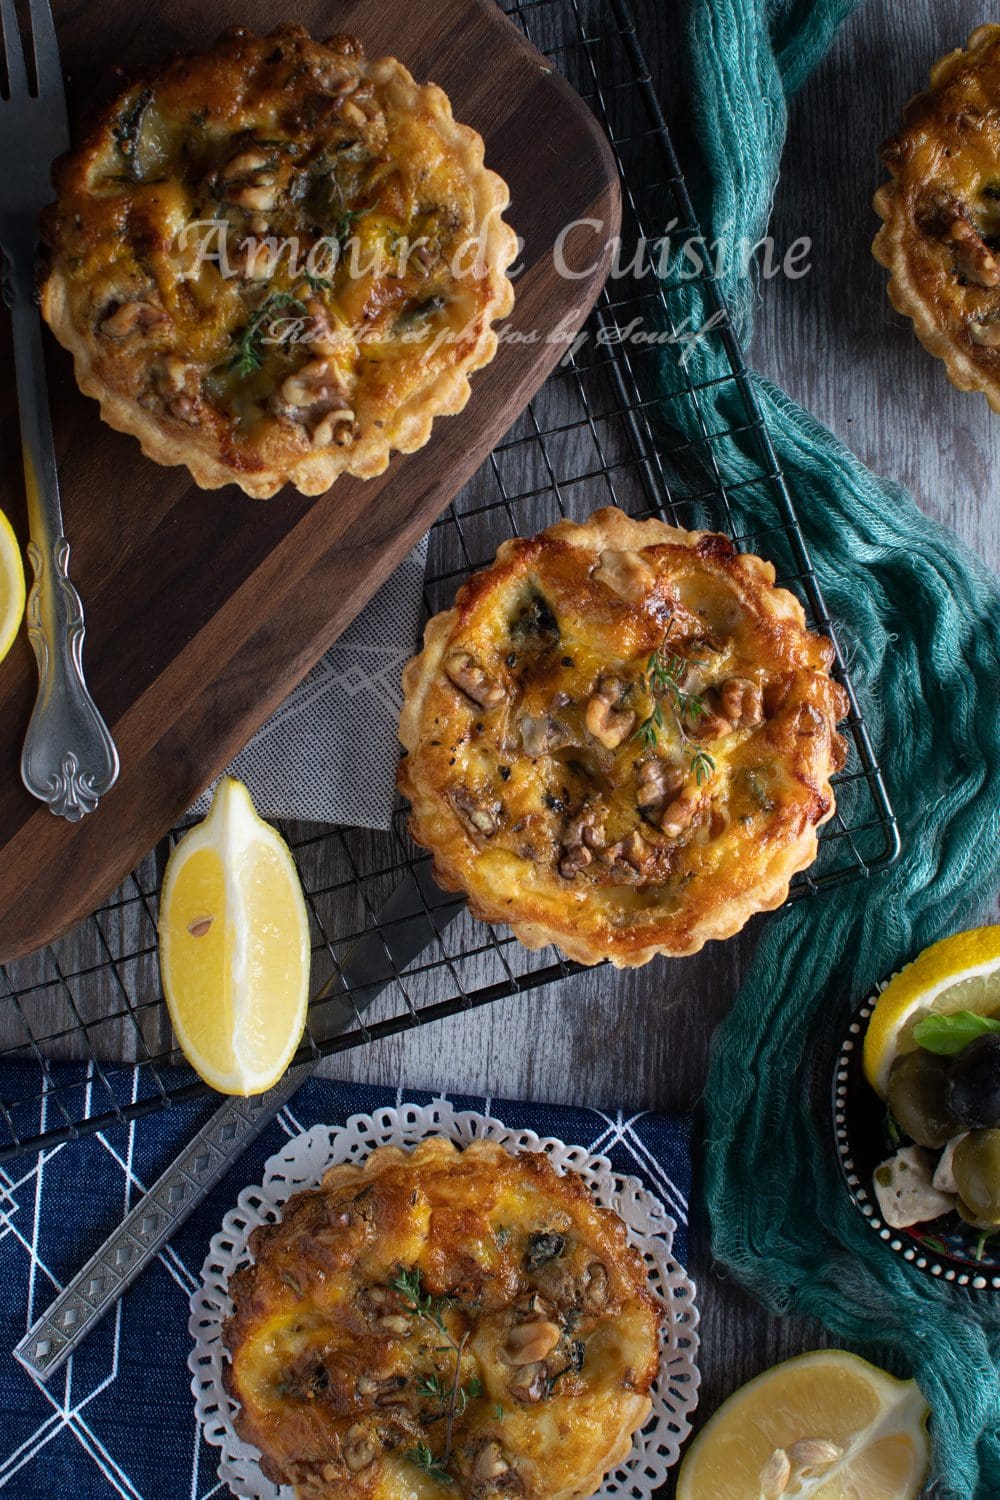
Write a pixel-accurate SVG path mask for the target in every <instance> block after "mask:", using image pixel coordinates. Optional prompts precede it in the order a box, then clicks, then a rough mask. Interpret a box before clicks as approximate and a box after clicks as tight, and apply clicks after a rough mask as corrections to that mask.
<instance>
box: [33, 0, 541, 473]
mask: <svg viewBox="0 0 1000 1500" xmlns="http://www.w3.org/2000/svg"><path fill="white" fill-rule="evenodd" d="M54 184H55V188H56V192H57V195H58V196H57V201H56V202H55V203H54V204H53V205H51V207H50V208H49V209H48V210H47V211H46V214H45V216H44V221H43V243H44V249H45V253H46V258H47V274H46V276H45V279H44V282H43V285H42V292H41V302H42V312H43V314H44V316H45V318H46V321H47V322H48V324H49V326H50V327H51V329H52V331H53V333H54V334H55V335H56V337H57V338H58V339H59V341H60V342H61V343H62V344H64V345H65V347H66V348H67V349H69V350H70V351H71V353H72V354H73V358H74V362H75V367H76V378H77V381H78V384H79V385H80V388H81V390H83V391H84V392H85V393H86V394H87V395H89V396H94V397H96V399H97V400H98V401H99V402H100V405H101V415H102V416H103V418H104V420H105V421H106V422H107V423H109V425H110V426H112V427H115V428H117V429H118V430H119V431H122V432H128V433H131V434H133V435H134V436H135V437H137V438H138V439H139V441H140V443H141V445H142V449H143V452H144V453H145V454H146V455H147V456H148V457H149V458H152V459H155V460H156V462H157V463H161V464H186V465H187V467H188V469H189V470H190V471H191V474H192V476H193V477H194V479H195V481H196V482H197V483H198V484H199V485H201V486H202V487H204V488H206V489H212V488H217V487H219V486H220V485H224V484H230V483H235V484H238V485H240V486H241V488H242V489H244V490H245V491H246V493H247V494H249V495H255V496H261V497H266V496H269V495H273V494H274V493H275V492H276V491H277V490H279V489H280V488H281V487H282V486H283V485H284V484H286V483H291V484H293V485H295V487H296V488H297V489H298V490H300V491H301V492H302V493H303V494H306V495H315V494H320V493H322V492H323V491H325V490H327V489H328V488H329V486H330V485H331V484H332V483H333V481H334V480H335V479H336V478H337V476H338V475H340V474H354V475H357V476H359V477H362V478H370V477H371V476H373V475H376V474H380V473H381V472H382V471H383V470H384V469H385V467H386V465H387V463H388V461H389V455H390V452H391V451H392V450H398V451H400V452H404V453H409V452H412V451H413V450H414V449H416V448H419V447H421V446H422V445H423V444H424V443H426V442H427V440H428V438H429V436H430V432H431V424H432V422H433V419H434V418H435V417H436V416H441V415H443V414H446V413H454V412H458V411H461V409H462V408H463V406H464V405H465V404H466V402H467V400H468V398H469V394H470V390H469V379H468V377H469V375H470V373H471V372H472V371H473V370H477V369H479V368H480V367H481V366H483V365H485V364H488V363H489V361H490V360H491V359H492V358H493V355H494V353H495V352H496V347H497V337H496V334H495V333H494V331H493V329H492V324H493V322H494V321H495V320H496V319H498V318H501V317H504V316H505V315H506V314H507V313H509V311H510V309H511V307H512V305H513V288H512V286H511V283H510V281H509V279H508V278H507V276H506V274H505V272H506V268H507V267H508V266H509V265H510V263H511V261H512V260H513V258H514V255H515V253H516V248H517V239H516V236H515V234H514V232H513V230H512V229H511V228H510V226H509V225H508V224H506V223H505V222H504V220H503V218H502V213H503V210H504V208H505V207H506V206H507V203H508V201H509V194H508V190H507V186H506V184H505V183H504V182H503V180H502V179H501V178H500V177H498V176H497V175H496V173H494V172H491V171H489V170H487V168H486V167H484V165H483V142H482V139H481V137H480V136H479V135H478V134H477V133H476V132H475V131H474V130H471V129H470V128H469V127H468V126H466V125H462V124H459V123H458V122H457V121H456V120H455V119H454V118H453V116H452V112H451V105H450V103H449V101H448V98H447V96H446V95H445V94H444V93H443V92H442V90H441V89H439V88H437V87H435V86H434V85H426V86H420V85H418V84H417V83H416V82H415V81H414V79H413V78H412V77H411V76H410V74H409V73H408V72H407V70H406V68H405V67H404V66H403V65H402V63H400V62H398V61H397V60H396V59H395V58H392V57H383V58H379V59H377V60H374V61H370V60H368V59H367V58H366V57H365V55H364V52H363V49H362V47H361V44H360V43H359V42H358V41H357V40H356V39H354V38H352V37H347V36H335V37H331V38H330V39H329V40H327V41H326V42H318V41H314V40H313V39H312V38H311V37H310V36H309V34H308V32H307V31H305V30H304V28H302V27H301V26H290V25H289V26H282V27H280V28H279V29H278V30H277V31H275V32H274V33H272V34H271V35H269V36H264V37H258V36H254V35H252V34H251V33H249V32H248V31H245V30H243V29H236V30H233V31H230V32H227V33H226V34H225V35H223V36H222V37H221V38H220V39H219V41H218V42H217V43H216V45H215V46H214V47H213V48H212V49H211V50H210V51H208V52H206V53H204V54H200V55H195V56H184V57H175V58H173V59H172V60H170V61H169V62H167V63H165V64H164V65H163V66H162V67H160V68H158V69H156V70H153V71H149V72H147V73H146V74H144V75H143V76H141V77H140V78H138V79H136V80H135V81H134V82H133V83H131V84H130V85H129V87H128V88H126V89H125V90H124V91H123V92H122V93H121V94H120V95H119V96H118V98H116V99H115V100H114V101H113V102H112V103H111V104H110V105H108V107H107V108H106V109H105V110H104V111H103V112H102V114H101V115H100V116H99V117H98V119H97V120H96V122H95V124H94V126H93V128H92V129H91V130H90V132H89V133H88V134H87V136H86V138H85V139H84V141H83V142H82V144H81V145H80V146H79V147H77V148H76V149H75V150H74V151H72V152H71V153H70V154H69V155H68V156H66V157H63V158H62V159H61V160H60V161H59V162H58V163H57V165H56V168H55V171H54ZM212 226H215V227H212ZM223 253H224V255H225V260H226V264H225V265H223V264H222V263H221V256H222V254H223ZM227 272H231V273H232V274H226V273H227Z"/></svg>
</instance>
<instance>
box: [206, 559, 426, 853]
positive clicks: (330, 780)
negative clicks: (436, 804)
mask: <svg viewBox="0 0 1000 1500" xmlns="http://www.w3.org/2000/svg"><path fill="white" fill-rule="evenodd" d="M426 560H427V538H426V537H425V538H424V540H423V541H422V542H420V543H419V545H418V546H416V547H415V548H414V549H413V551H412V552H411V553H410V555H409V557H407V558H406V559H405V561H404V562H402V563H401V564H400V566H399V567H398V568H397V569H396V572H395V573H393V575H392V577H391V578H390V579H388V581H387V582H386V583H385V584H383V586H382V588H381V589H380V590H379V592H378V593H377V594H375V595H374V597H373V598H372V599H370V600H369V602H368V603H367V604H366V605H365V607H364V609H363V610H362V611H361V613H360V614H359V615H358V617H357V619H356V620H354V621H353V623H352V624H351V625H349V626H348V627H347V629H346V630H345V631H344V633H343V635H342V636H341V637H340V639H339V640H338V641H336V642H335V643H334V645H332V646H331V647H330V650H329V651H328V652H327V653H326V655H325V656H324V657H322V658H321V660H320V661H318V662H317V663H316V665H315V666H314V667H313V669H312V671H311V672H310V673H309V674H308V676H306V677H304V678H303V680H302V681H301V682H300V683H299V685H298V687H297V688H294V689H293V691H292V692H291V693H289V695H288V697H287V698H286V699H285V701H284V703H283V704H282V705H281V707H280V708H279V709H277V710H276V711H275V712H274V713H273V714H272V715H271V717H270V718H269V719H268V720H267V722H266V723H265V724H263V725H261V727H260V729H258V731H257V733H256V734H255V735H254V737H253V739H252V740H251V741H250V742H249V744H247V745H245V746H244V748H243V749H242V750H241V751H240V753H239V755H237V757H236V759H235V760H234V761H233V762H232V764H231V765H230V766H228V767H227V770H228V772H229V774H230V775H231V776H237V777H238V778H239V779H240V781H243V782H245V783H246V785H247V787H248V788H249V790H250V795H251V796H252V797H253V800H254V804H255V806H256V808H257V811H258V812H259V813H261V814H262V815H263V816H264V817H268V818H302V819H305V820H307V821H309V822H315V823H341V824H345V825H348V826H351V827H355V828H388V827H389V820H390V816H391V813H392V807H393V798H394V793H395V785H396V763H397V761H398V759H399V741H398V740H397V738H396V726H397V722H398V719H399V710H400V706H401V704H402V690H401V687H400V680H399V679H400V674H401V672H402V670H403V666H404V664H405V663H406V661H407V660H408V658H409V657H411V656H412V655H413V652H414V651H415V649H416V647H417V631H418V628H419V623H420V600H421V587H422V585H423V581H424V565H425V563H426ZM211 799H212V788H211V787H209V788H208V789H207V790H206V791H204V792H203V793H202V795H201V796H200V797H199V798H198V800H197V802H195V803H194V805H193V806H192V807H191V809H190V813H191V814H192V815H193V814H198V815H201V814H203V813H205V812H207V810H208V805H209V803H210V802H211Z"/></svg>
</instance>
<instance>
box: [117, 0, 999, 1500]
mask: <svg viewBox="0 0 1000 1500" xmlns="http://www.w3.org/2000/svg"><path fill="white" fill-rule="evenodd" d="M634 7H635V11H636V15H637V20H638V23H639V27H640V31H641V34H642V39H643V43H644V46H645V48H646V51H647V56H648V58H649V62H650V65H651V68H652V72H653V76H654V79H656V80H657V82H658V84H659V86H660V91H661V95H662V97H663V99H664V103H665V106H666V108H667V110H668V113H669V111H670V109H671V106H672V104H673V105H674V106H675V107H676V101H675V89H674V79H675V76H676V74H675V70H676V68H677V65H678V46H677V44H678V40H679V16H680V13H681V9H682V7H681V6H680V5H679V4H678V3H677V0H674V4H673V5H665V4H664V0H634ZM979 19H981V17H980V15H979V11H978V7H977V6H975V5H974V4H973V3H972V0H947V3H945V0H936V3H935V0H868V3H867V5H865V6H863V7H862V9H861V10H860V11H859V12H858V13H857V14H856V15H855V16H854V17H853V18H852V19H851V21H849V22H848V24H847V25H846V26H845V28H844V30H843V32H842V33H841V35H840V37H839V39H838V41H837V43H836V45H835V47H834V49H833V51H832V53H831V54H830V56H829V57H828V58H827V60H826V62H825V63H824V65H823V66H822V68H821V69H820V71H819V72H818V74H817V75H816V76H815V77H814V78H813V79H812V80H811V81H810V83H809V84H808V85H807V87H806V88H805V89H804V90H803V92H802V94H801V95H800V97H799V98H798V99H797V100H796V101H795V103H794V105H793V109H792V120H791V130H790V142H789V148H788V151H787V154H786V159H785V164H784V168H783V172H782V177H781V182H780V185H779V189H778V194H777V199H776V204H775V215H774V224H773V233H774V235H775V238H776V241H777V244H778V246H779V247H781V248H783V247H786V246H788V245H790V244H791V242H792V241H793V240H795V239H797V238H799V237H800V236H803V235H805V236H808V237H809V238H810V239H811V241H812V254H811V262H812V269H811V271H810V272H809V274H808V275H806V276H804V277H802V278H801V279H798V280H794V281H790V280H784V279H782V278H780V277H779V278H777V279H775V280H772V281H770V282H768V283H767V284H766V286H765V287H764V289H763V292H762V296H761V299H760V304H759V307H758V311H757V327H756V335H755V338H754V342H753V345H752V348H751V350H750V358H751V360H752V361H753V362H754V363H755V364H756V365H757V366H758V367H759V368H761V369H762V370H764V371H766V372H767V373H768V374H769V375H771V376H773V377H774V378H775V379H776V380H777V381H778V382H779V383H780V384H781V385H783V386H784V387H785V389H786V390H788V391H790V392H791V394H792V395H793V396H795V397H796V398H797V399H798V400H800V401H801V402H803V403H804V404H805V405H806V406H807V407H809V408H810V409H811V410H812V411H813V412H815V413H816V415H817V416H818V417H819V418H821V419H822V420H823V421H825V422H827V423H828V424H829V425H830V426H831V427H832V428H833V429H834V431H835V432H837V433H838V434H839V435H840V436H841V437H842V438H843V439H845V440H846V441H847V442H848V443H849V444H851V446H852V447H853V448H854V449H855V450H856V451H857V452H858V453H859V454H860V455H861V457H862V458H864V459H865V460H866V461H867V462H869V463H870V464H871V465H872V466H873V467H874V468H876V469H877V470H879V471H880V472H883V473H885V474H887V475H889V476H891V477H893V478H895V479H898V480H901V481H903V482H904V483H905V484H907V485H908V486H909V487H910V488H911V489H912V490H913V492H914V494H915V495H916V497H917V499H918V500H919V502H920V504H921V505H923V506H924V508H925V509H926V510H927V511H928V513H929V514H931V515H933V516H935V517H937V518H939V519H940V520H942V521H944V522H946V523H948V524H949V525H951V526H953V527H954V528H955V529H956V530H957V531H958V532H959V533H960V534H961V535H962V536H963V537H964V538H965V539H966V540H967V541H968V542H969V544H970V545H971V546H972V547H973V548H975V549H976V550H977V551H978V552H979V553H980V555H981V556H983V557H985V558H986V559H987V560H988V561H989V562H990V563H992V564H993V565H994V566H996V565H997V563H998V562H1000V522H998V507H997V493H998V491H997V486H996V485H995V483H994V480H993V471H994V465H995V463H996V461H997V459H998V458H1000V417H996V416H993V415H992V414H991V413H990V412H989V410H988V408H987V406H986V403H985V401H984V400H983V399H982V398H981V397H978V396H976V397H973V396H968V395H962V394H960V393H958V392H957V391H955V390H953V388H952V387H951V386H950V385H949V384H948V381H947V380H946V378H945V375H944V372H943V369H942V367H941V366H940V365H939V364H938V363H936V362H935V361H934V360H932V359H931V358H930V356H929V355H927V354H926V353H925V352H924V351H923V349H922V348H920V347H919V345H918V344H917V342H916V340H915V339H914V337H913V335H912V333H911V331H910V329H909V326H908V324H906V323H905V322H904V320H902V319H901V318H899V317H897V316H896V315H895V314H894V313H893V312H892V311H891V309H890V308H889V306H888V303H887V301H886V299H885V292H884V284H885V273H884V272H883V271H882V270H881V269H880V268H879V267H877V266H876V265H875V264H874V262H873V261H872V260H871V257H870V253H869V244H870V241H871V237H872V235H873V233H874V231H875V228H876V220H875V217H874V214H873V213H872V212H871V211H870V208H869V203H870V199H871V195H872V192H873V190H874V188H875V187H876V185H877V184H878V182H879V181H880V180H881V177H882V172H881V168H880V165H879V162H878V157H877V147H878V144H879V142H880V141H881V140H882V139H883V137H884V136H885V135H886V134H887V133H888V132H889V130H890V129H891V128H892V126H893V123H894V122H895V120H896V119H897V117H898V113H899V110H900V107H901V105H902V103H903V101H904V100H905V99H906V98H907V97H908V96H909V95H910V94H911V93H913V92H914V91H915V90H916V89H917V88H919V87H920V86H922V84H923V82H924V80H925V78H926V74H927V69H928V67H929V65H930V63H931V62H932V61H933V59H934V58H935V57H937V56H938V55H939V54H941V53H942V52H944V51H946V50H947V49H949V48H950V47H953V46H955V45H957V44H958V43H959V42H961V41H963V40H964V39H965V37H966V35H967V33H968V31H969V30H970V29H971V28H972V26H973V25H974V24H975V23H976V22H977V21H978V20H979ZM900 393H905V396H904V397H903V398H902V399H901V394H900ZM956 915H957V916H960V915H961V914H956ZM756 930H758V929H757V928H756V927H755V925H754V924H751V927H750V928H749V929H748V930H747V931H746V932H745V933H744V934H742V935H741V936H739V937H737V938H735V939H733V940H732V941H730V942H728V943H726V944H724V945H722V946H716V947H714V948H712V949H710V950H709V951H707V952H703V953H701V954H699V955H697V956H695V957H693V958H690V959H686V960H684V961H683V962H676V963H665V962H659V963H654V964H652V965H650V966H649V967H648V968H646V969H644V970H641V971H639V972H631V973H622V974H616V973H614V972H613V971H611V970H609V969H601V970H599V971H597V972H593V973H587V974H583V975H580V976H578V977H576V978H573V979H569V980H566V981H564V982H563V983H561V984H559V985H557V986H553V987H550V988H548V989H546V990H542V991H538V992H535V993H529V994H528V995H525V996H521V997H518V998H514V999H510V1000H506V1001H500V1002H498V1003H497V1004H495V1005H493V1006H491V1007H488V1008H486V1009H480V1010H476V1011H474V1012H472V1013H470V1014H466V1015H464V1016H460V1017H458V1018H456V1019H453V1020H451V1021H448V1022H443V1023H438V1024H436V1025H433V1026H430V1027H426V1028H424V1029H422V1030H417V1031H413V1032H410V1033H408V1034H406V1035H403V1036H400V1037H396V1038H393V1039H390V1040H387V1041H384V1042H382V1043H379V1044H376V1045H373V1046H371V1047H368V1048H365V1049H363V1050H358V1051H356V1052H352V1053H347V1054H344V1055H342V1056H340V1057H338V1058H336V1059H335V1060H334V1061H333V1062H331V1063H330V1064H328V1065H326V1071H327V1072H328V1073H329V1074H330V1075H331V1076H336V1077H340V1078H355V1079H364V1080H366V1081H369V1082H373V1083H381V1084H388V1085H391V1086H394V1087H395V1086H397V1085H403V1086H407V1087H410V1088H433V1089H451V1090H459V1091H464V1092H469V1093H473V1094H490V1095H494V1096H495V1095H515V1096H519V1097H523V1098H528V1099H537V1100H549V1101H553V1102H572V1103H582V1104H588V1105H594V1106H598V1107H602V1108H608V1109H614V1108H617V1107H619V1106H622V1107H626V1108H629V1109H635V1108H653V1109H661V1110H668V1111H669V1110H682V1111H687V1110H692V1109H695V1108H696V1107H697V1104H698V1100H699V1094H700V1092H701V1089H702V1086H703V1082H704V1078H705V1073H706V1067H707V1059H708V1053H709V1045H710V1041H711V1037H712V1033H713V1031H714V1029H715V1027H716V1026H717V1025H718V1023H719V1021H720V1020H721V1019H722V1017H723V1016H724V1015H725V1013H726V1010H727V1008H728V1006H729V1004H730V1002H731V999H732V997H733V995H734V994H735V993H736V990H737V988H738V986H739V983H740V979H741V976H742V975H743V973H744V972H745V970H746V967H747V964H748V961H749V959H750V956H751V954H752V951H753V944H754V937H755V932H756ZM144 972H146V975H147V978H148V983H149V984H151V985H152V984H155V982H156V973H155V959H154V958H153V957H152V955H150V956H149V957H148V959H147V960H146V971H144ZM107 983H108V986H109V987H111V988H113V986H114V983H115V981H114V978H113V976H111V975H110V974H109V976H108V980H107ZM99 1000H100V997H99V995H97V996H95V1001H96V1002H97V1003H98V1004H99ZM695 1200H696V1201H695V1219H694V1240H693V1250H692V1257H691V1268H692V1270H693V1273H694V1275H695V1276H696V1278H697V1280H698V1282H699V1285H700V1305H701V1312H702V1339H703V1346H702V1361H701V1363H702V1372H703V1380H704V1384H703V1392H702V1400H701V1406H700V1411H699V1420H700V1421H702V1420H704V1419H705V1418H706V1417H707V1416H709V1415H710V1414H711V1412H712V1411H713V1410H714V1409H715V1408H716V1406H717V1405H718V1404H719V1402H720V1400H722V1399H723V1398H724V1397H725V1396H726V1395H727V1394H728V1393H729V1392H730V1391H732V1390H733V1389H734V1388H735V1387H736V1386H737V1385H738V1384H740V1383H741V1382H742V1381H744V1380H746V1379H747V1378H749V1377H750V1376H751V1375H753V1374H755V1373H757V1372H758V1371H760V1370H762V1369H764V1368H765V1367H766V1366H768V1365H770V1364H773V1363H774V1362H776V1361H777V1360H780V1359H782V1358H785V1357H787V1356H789V1355H791V1354H793V1353H797V1352H800V1351H802V1350H804V1349H808V1348H813V1347H817V1346H819V1345H821V1344H823V1343H825V1342H827V1339H826V1336H825V1334H824V1332H823V1330H822V1328H821V1327H820V1326H819V1325H818V1324H814V1323H809V1322H805V1321H802V1320H797V1319H780V1320H779V1319H777V1318H774V1317H771V1316H769V1315H768V1314H767V1313H766V1312H765V1311H764V1310H763V1309H762V1308H761V1307H759V1306H758V1305H757V1304H756V1303H754V1302H753V1301H752V1300H751V1299H750V1298H749V1297H747V1296H745V1295H744V1294H743V1293H742V1292H741V1291H740V1289H739V1287H738V1286H737V1285H736V1284H735V1283H733V1282H732V1281H729V1280H726V1279H724V1278H723V1277H722V1276H720V1275H719V1274H718V1273H717V1272H716V1271H715V1270H714V1269H713V1267H712V1262H711V1256H710V1251H709V1246H708V1237H707V1233H706V1228H705V1225H704V1223H703V1222H702V1221H701V1219H700V1217H699V1213H698V1208H697V1193H696V1195H695ZM668 1493H669V1491H668Z"/></svg>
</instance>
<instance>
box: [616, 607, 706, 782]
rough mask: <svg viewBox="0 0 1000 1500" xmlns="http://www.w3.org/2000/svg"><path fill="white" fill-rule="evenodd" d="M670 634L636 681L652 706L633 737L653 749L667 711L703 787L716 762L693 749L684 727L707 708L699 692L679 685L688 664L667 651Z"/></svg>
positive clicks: (668, 632) (681, 657)
mask: <svg viewBox="0 0 1000 1500" xmlns="http://www.w3.org/2000/svg"><path fill="white" fill-rule="evenodd" d="M669 635H670V631H669V628H668V630H667V634H666V635H665V636H664V638H663V644H662V645H661V646H657V648H656V650H655V651H654V652H653V654H652V655H651V656H650V658H649V660H648V662H647V663H646V670H645V672H644V673H643V674H642V677H641V678H640V679H639V681H640V683H641V685H642V688H643V691H644V692H646V693H648V694H649V696H650V697H651V698H652V700H653V707H652V710H651V712H650V713H649V714H648V716H647V717H646V718H645V719H643V720H642V722H641V724H639V726H638V728H637V729H636V730H635V736H634V737H635V738H636V739H638V740H639V741H640V742H641V743H642V745H643V747H644V748H645V749H647V750H653V749H655V748H656V744H657V741H658V740H659V737H660V735H661V734H662V733H663V731H664V729H665V728H666V724H665V713H666V710H669V712H670V716H671V718H672V720H673V724H674V728H675V729H676V731H677V737H678V739H679V740H680V741H681V743H682V744H683V745H685V746H687V747H688V748H689V750H690V765H691V770H692V771H693V772H694V779H695V783H696V784H697V785H698V786H704V784H705V782H706V781H707V780H708V779H709V777H710V776H711V775H712V774H713V773H714V771H715V761H714V760H713V759H712V757H711V756H710V755H709V754H708V752H707V751H706V750H699V749H695V748H693V747H692V742H691V737H690V735H689V734H688V732H687V728H686V724H690V723H697V722H698V720H699V719H703V718H704V717H705V716H706V715H707V713H708V708H707V707H706V704H705V700H704V698H702V697H701V696H700V695H699V694H698V693H687V692H685V691H684V689H683V687H682V686H681V684H682V683H683V681H684V676H685V673H686V672H687V669H688V662H687V661H686V660H685V659H684V657H683V656H678V655H677V652H676V651H671V650H669V649H668V647H667V639H668V637H669Z"/></svg>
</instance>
